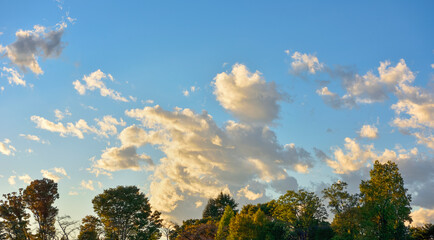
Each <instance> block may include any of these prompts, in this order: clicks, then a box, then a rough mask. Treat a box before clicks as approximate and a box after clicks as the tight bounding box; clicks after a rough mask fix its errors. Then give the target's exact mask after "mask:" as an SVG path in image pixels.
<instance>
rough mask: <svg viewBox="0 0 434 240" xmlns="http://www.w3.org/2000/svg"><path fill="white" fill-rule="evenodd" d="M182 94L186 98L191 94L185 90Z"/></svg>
mask: <svg viewBox="0 0 434 240" xmlns="http://www.w3.org/2000/svg"><path fill="white" fill-rule="evenodd" d="M182 94H183V95H184V96H186V97H188V96H189V95H190V92H189V91H188V90H184V91H182Z"/></svg>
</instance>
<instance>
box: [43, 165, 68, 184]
mask: <svg viewBox="0 0 434 240" xmlns="http://www.w3.org/2000/svg"><path fill="white" fill-rule="evenodd" d="M41 173H42V176H43V177H44V178H48V179H51V180H53V181H55V182H59V181H60V179H62V178H65V177H67V178H69V176H68V174H67V173H66V171H65V169H64V168H57V167H55V168H53V169H51V170H45V169H42V170H41Z"/></svg>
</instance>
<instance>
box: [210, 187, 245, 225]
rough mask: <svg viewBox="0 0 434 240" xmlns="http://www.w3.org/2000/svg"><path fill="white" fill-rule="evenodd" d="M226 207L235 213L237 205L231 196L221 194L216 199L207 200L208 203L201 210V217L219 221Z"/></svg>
mask: <svg viewBox="0 0 434 240" xmlns="http://www.w3.org/2000/svg"><path fill="white" fill-rule="evenodd" d="M226 206H229V207H231V208H232V210H233V211H234V212H237V209H236V208H237V206H238V203H236V202H235V200H234V199H233V198H232V197H231V195H229V194H225V193H222V192H221V193H220V194H219V195H218V196H217V197H216V198H211V199H209V200H208V203H207V204H206V206H205V209H204V210H203V214H202V217H203V218H212V219H217V220H219V219H220V218H221V217H222V215H223V213H224V211H225V208H226Z"/></svg>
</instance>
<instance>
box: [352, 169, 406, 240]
mask: <svg viewBox="0 0 434 240" xmlns="http://www.w3.org/2000/svg"><path fill="white" fill-rule="evenodd" d="M370 177H371V179H370V180H367V181H362V183H361V184H360V193H361V202H362V204H363V207H362V217H363V219H362V222H361V224H362V234H363V236H364V237H365V238H366V239H382V240H387V239H405V238H406V234H407V229H406V227H405V225H404V222H405V221H409V222H411V221H412V219H411V217H410V213H411V206H410V202H411V196H410V194H407V189H406V188H405V187H404V180H403V179H402V177H401V174H400V173H399V169H398V166H397V164H396V163H393V162H390V161H388V162H387V163H384V164H381V163H380V162H379V161H375V163H374V168H373V169H372V170H371V171H370Z"/></svg>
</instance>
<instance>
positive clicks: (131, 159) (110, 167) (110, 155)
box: [93, 146, 154, 172]
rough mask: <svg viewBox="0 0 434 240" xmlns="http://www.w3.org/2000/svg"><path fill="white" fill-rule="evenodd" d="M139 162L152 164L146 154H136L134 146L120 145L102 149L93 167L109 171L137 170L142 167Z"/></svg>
mask: <svg viewBox="0 0 434 240" xmlns="http://www.w3.org/2000/svg"><path fill="white" fill-rule="evenodd" d="M141 162H145V163H146V164H147V165H148V166H152V165H154V164H153V162H152V159H151V158H150V157H149V156H148V155H146V154H141V155H139V154H137V151H136V148H135V147H134V146H122V147H119V148H117V147H113V148H107V149H106V150H104V151H103V154H102V155H101V159H99V160H97V161H96V162H95V164H94V166H93V167H95V168H99V169H104V170H107V171H111V172H112V171H118V170H123V169H130V170H134V171H139V170H141V169H142V166H141V165H140V163H141Z"/></svg>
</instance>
